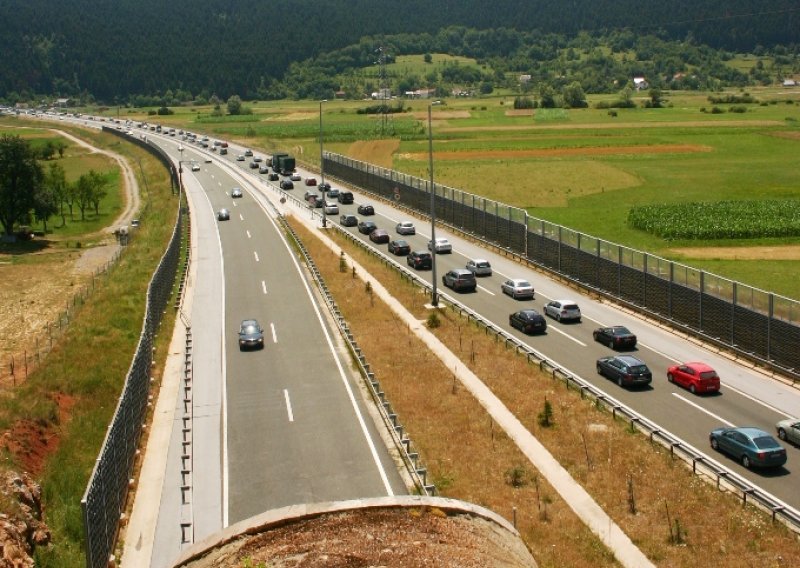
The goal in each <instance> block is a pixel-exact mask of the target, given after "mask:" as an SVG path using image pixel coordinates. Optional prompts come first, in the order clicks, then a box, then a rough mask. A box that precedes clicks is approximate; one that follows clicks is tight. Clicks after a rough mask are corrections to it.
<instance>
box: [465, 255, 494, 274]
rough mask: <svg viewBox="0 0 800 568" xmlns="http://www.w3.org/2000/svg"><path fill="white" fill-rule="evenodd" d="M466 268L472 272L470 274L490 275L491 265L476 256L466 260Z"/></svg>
mask: <svg viewBox="0 0 800 568" xmlns="http://www.w3.org/2000/svg"><path fill="white" fill-rule="evenodd" d="M467 270H469V271H470V272H472V274H474V275H475V276H491V275H492V265H491V264H489V261H488V260H484V259H482V258H476V259H474V260H469V261H467Z"/></svg>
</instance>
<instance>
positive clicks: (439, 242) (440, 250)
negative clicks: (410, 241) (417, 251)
mask: <svg viewBox="0 0 800 568" xmlns="http://www.w3.org/2000/svg"><path fill="white" fill-rule="evenodd" d="M428 250H429V251H431V252H435V253H436V254H450V253H452V252H453V245H451V244H450V241H448V240H447V239H445V238H444V237H437V238H436V242H435V243H434V242H433V241H428Z"/></svg>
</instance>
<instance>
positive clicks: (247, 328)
mask: <svg viewBox="0 0 800 568" xmlns="http://www.w3.org/2000/svg"><path fill="white" fill-rule="evenodd" d="M242 333H244V334H247V335H252V334H254V333H258V327H256V326H255V325H252V324H251V325H243V326H242Z"/></svg>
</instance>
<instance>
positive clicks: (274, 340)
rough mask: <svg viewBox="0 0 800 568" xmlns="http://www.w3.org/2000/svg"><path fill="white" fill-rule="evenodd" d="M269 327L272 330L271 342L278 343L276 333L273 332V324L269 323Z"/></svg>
mask: <svg viewBox="0 0 800 568" xmlns="http://www.w3.org/2000/svg"><path fill="white" fill-rule="evenodd" d="M269 327H270V329H271V330H272V343H278V334H277V333H275V324H274V323H271V324H269Z"/></svg>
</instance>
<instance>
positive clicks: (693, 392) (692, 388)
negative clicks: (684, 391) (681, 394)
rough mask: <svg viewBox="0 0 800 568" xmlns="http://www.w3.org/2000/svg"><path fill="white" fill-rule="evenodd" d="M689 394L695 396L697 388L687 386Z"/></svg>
mask: <svg viewBox="0 0 800 568" xmlns="http://www.w3.org/2000/svg"><path fill="white" fill-rule="evenodd" d="M689 392H690V393H692V394H697V387H695V386H694V385H689Z"/></svg>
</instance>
